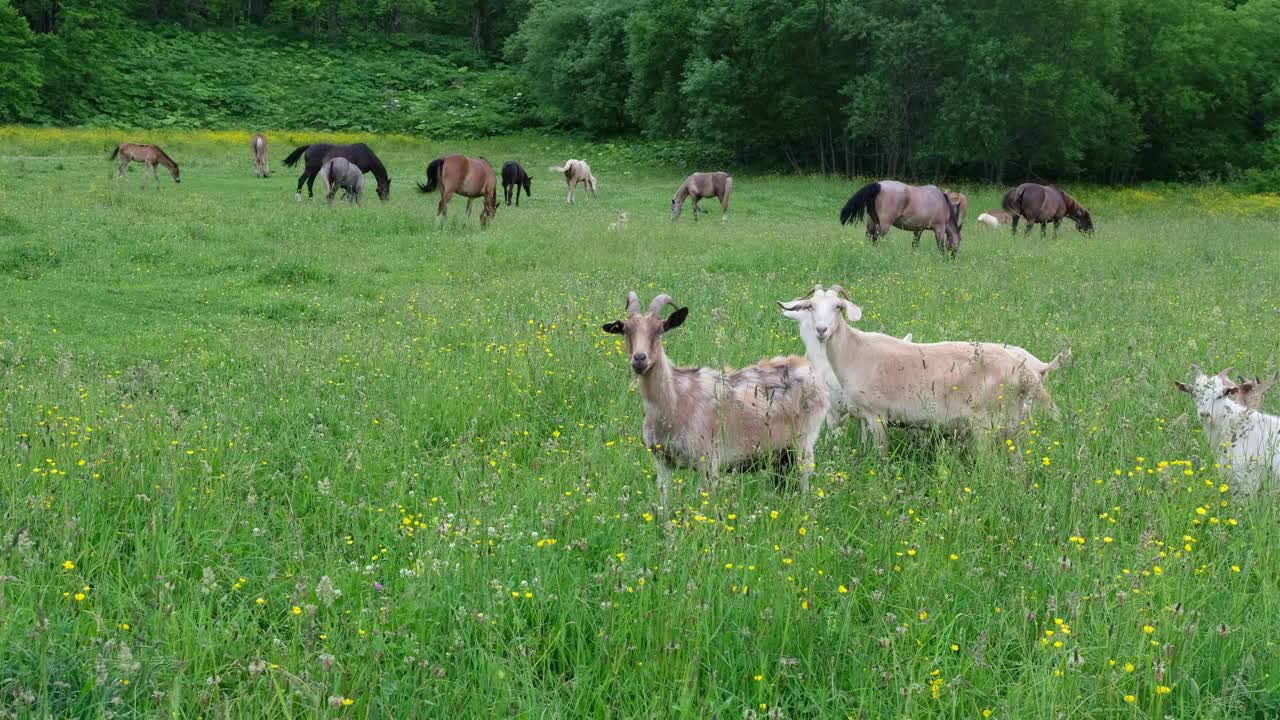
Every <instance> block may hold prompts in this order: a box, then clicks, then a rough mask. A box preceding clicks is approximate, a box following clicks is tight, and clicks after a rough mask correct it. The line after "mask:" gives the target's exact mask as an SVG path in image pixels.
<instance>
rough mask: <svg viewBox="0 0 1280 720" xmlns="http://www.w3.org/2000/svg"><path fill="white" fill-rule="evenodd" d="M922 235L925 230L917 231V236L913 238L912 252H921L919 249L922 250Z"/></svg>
mask: <svg viewBox="0 0 1280 720" xmlns="http://www.w3.org/2000/svg"><path fill="white" fill-rule="evenodd" d="M922 233H924V230H923V229H921V230H917V231H916V234H915V235H914V236H913V237H912V238H911V249H912V250H919V249H920V235H921V234H922Z"/></svg>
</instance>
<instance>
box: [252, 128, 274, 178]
mask: <svg viewBox="0 0 1280 720" xmlns="http://www.w3.org/2000/svg"><path fill="white" fill-rule="evenodd" d="M249 148H250V149H252V150H253V176H254V177H271V166H270V165H268V164H267V136H266V135H263V134H262V133H254V134H253V138H252V139H251V140H249Z"/></svg>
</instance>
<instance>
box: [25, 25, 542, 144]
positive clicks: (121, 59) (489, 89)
mask: <svg viewBox="0 0 1280 720" xmlns="http://www.w3.org/2000/svg"><path fill="white" fill-rule="evenodd" d="M46 37H52V38H54V40H53V41H52V44H57V45H60V44H61V37H62V36H46ZM117 40H118V42H119V45H117V46H116V50H115V55H114V57H113V58H112V60H111V61H110V63H107V64H104V65H99V66H98V68H97V69H96V70H95V71H94V73H95V75H94V76H93V77H92V79H91V80H90V79H89V78H82V80H83V81H84V86H83V87H82V89H81V90H80V91H79V92H78V93H74V92H73V93H70V97H72V98H74V99H75V103H74V104H72V105H64V104H62V103H63V101H62V100H61V99H60V96H58V95H56V94H54V93H48V94H46V95H45V97H44V100H45V102H46V103H47V105H46V107H45V108H44V110H45V112H46V114H47V116H48V117H50V118H52V119H57V120H59V121H61V122H67V121H73V122H78V123H83V124H89V125H101V126H112V125H117V126H119V125H122V126H126V127H186V128H238V127H249V126H252V127H258V128H313V129H322V130H337V131H360V132H372V131H375V130H383V131H394V132H401V133H410V132H412V133H425V134H427V135H428V136H431V137H437V136H474V135H487V134H494V133H503V132H510V131H512V130H515V129H517V128H518V127H520V126H521V125H522V124H523V122H524V120H525V113H526V112H527V110H528V108H527V103H525V102H523V101H522V100H521V97H520V94H519V90H518V89H517V87H516V84H515V81H514V79H512V77H511V74H510V73H509V72H507V71H505V70H503V69H501V68H499V69H494V70H473V69H471V68H468V67H467V66H465V65H462V66H457V65H453V64H451V63H450V62H449V61H447V60H445V59H442V58H441V57H440V56H439V55H429V54H424V53H422V52H419V51H416V50H413V49H408V48H396V47H384V46H379V47H378V48H376V49H374V48H349V47H334V46H331V45H328V44H312V43H310V42H307V41H283V40H281V39H279V38H278V37H275V36H271V35H267V34H263V33H255V32H252V31H241V32H237V33H235V34H234V35H232V34H226V33H216V32H202V33H194V32H185V31H172V32H168V33H157V32H133V33H129V34H126V35H121V36H119V37H118V38H117ZM454 51H455V53H456V56H461V57H465V56H466V55H467V53H468V51H467V50H466V47H465V45H456V46H455V47H454ZM68 82H69V80H68Z"/></svg>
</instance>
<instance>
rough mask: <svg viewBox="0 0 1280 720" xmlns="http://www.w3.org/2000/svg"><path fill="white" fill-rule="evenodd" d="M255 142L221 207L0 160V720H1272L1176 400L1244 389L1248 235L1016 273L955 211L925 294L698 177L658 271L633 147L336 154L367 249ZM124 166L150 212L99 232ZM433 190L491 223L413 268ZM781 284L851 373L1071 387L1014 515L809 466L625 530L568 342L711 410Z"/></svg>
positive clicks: (799, 220) (770, 312) (999, 477)
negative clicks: (923, 350)
mask: <svg viewBox="0 0 1280 720" xmlns="http://www.w3.org/2000/svg"><path fill="white" fill-rule="evenodd" d="M268 136H269V138H270V139H271V142H272V147H271V163H272V168H273V171H274V175H273V176H272V177H271V178H269V179H257V178H254V177H253V172H252V170H253V168H252V162H251V158H250V153H249V148H248V133H247V132H245V133H229V132H228V133H212V132H211V133H196V132H180V131H172V132H160V133H125V132H110V131H100V130H99V131H93V130H34V129H27V128H17V127H8V128H0V146H2V147H3V148H4V150H3V153H4V154H3V156H0V462H2V463H3V466H4V471H3V473H0V498H3V504H2V505H0V512H2V515H3V524H2V525H0V531H2V536H0V717H5V718H7V717H102V718H106V717H114V718H132V717H157V716H168V717H175V718H194V717H216V718H224V717H225V718H246V717H353V718H355V717H359V718H386V717H404V718H410V717H417V718H432V717H508V716H516V717H717V718H809V717H811V718H817V717H823V718H825V717H852V718H926V717H929V718H1009V719H1010V720H1013V719H1019V718H1164V717H1178V718H1193V717H1194V718H1241V717H1247V718H1255V717H1256V718H1263V717H1274V716H1275V715H1276V714H1278V713H1280V646H1278V645H1277V643H1278V642H1280V532H1277V530H1278V528H1280V511H1277V509H1276V505H1275V499H1274V497H1271V498H1267V497H1262V498H1256V499H1248V498H1241V497H1237V496H1235V495H1234V494H1233V493H1232V491H1231V489H1230V488H1229V487H1227V486H1226V485H1225V484H1224V481H1223V479H1222V475H1221V473H1220V472H1219V469H1218V468H1216V467H1215V466H1214V462H1213V457H1212V454H1211V449H1210V448H1209V447H1208V445H1207V443H1206V442H1205V440H1204V437H1203V433H1202V432H1201V430H1200V426H1199V419H1198V417H1197V416H1196V414H1195V412H1194V408H1193V405H1192V403H1191V400H1190V398H1188V397H1187V396H1185V395H1183V394H1181V393H1178V392H1177V391H1176V390H1175V389H1174V387H1173V383H1172V380H1174V379H1182V380H1185V379H1187V378H1188V377H1189V375H1190V365H1191V363H1193V362H1198V363H1200V364H1201V365H1202V366H1203V367H1204V368H1205V369H1206V370H1210V371H1213V372H1216V371H1217V370H1220V369H1222V368H1223V367H1226V366H1228V365H1234V366H1236V367H1237V368H1239V369H1240V371H1242V372H1247V373H1250V374H1254V373H1261V372H1262V370H1263V369H1264V367H1265V366H1266V364H1267V363H1268V361H1270V360H1280V358H1277V357H1276V356H1277V350H1278V349H1280V346H1278V345H1277V339H1278V338H1280V295H1278V294H1277V292H1276V289H1277V277H1280V243H1277V237H1280V233H1278V231H1280V197H1277V196H1275V195H1270V196H1267V195H1260V196H1242V195H1236V194H1232V193H1231V192H1228V191H1226V190H1223V189H1221V188H1215V187H1197V186H1174V185H1170V186H1151V187H1143V188H1128V189H1107V188H1089V187H1081V188H1076V187H1071V188H1069V189H1070V190H1072V192H1073V194H1075V195H1076V197H1077V198H1079V199H1080V200H1081V202H1082V203H1083V204H1084V205H1086V206H1087V207H1088V208H1089V209H1090V210H1091V211H1092V213H1093V217H1094V219H1095V222H1096V224H1097V226H1098V232H1097V234H1096V235H1095V236H1093V237H1091V238H1086V237H1085V236H1083V235H1079V234H1077V233H1076V232H1075V231H1074V230H1072V229H1070V224H1069V223H1067V224H1064V226H1063V229H1062V232H1061V235H1060V237H1059V238H1058V239H1057V240H1054V239H1052V238H1050V239H1046V240H1041V239H1040V237H1039V232H1038V231H1037V232H1036V233H1035V234H1034V235H1033V236H1032V237H1031V238H1030V239H1026V238H1023V237H1021V236H1019V237H1016V238H1012V237H1010V236H1009V234H1008V233H1007V231H993V230H988V229H986V228H982V227H980V226H979V225H978V224H977V223H976V222H975V220H974V218H976V217H977V214H978V213H979V212H981V211H983V210H985V209H987V208H990V207H997V206H998V198H999V197H1000V194H1001V193H1002V192H1003V188H996V187H979V186H969V185H965V184H963V183H957V185H958V187H959V188H960V189H963V190H965V191H966V192H968V193H969V198H970V200H969V208H970V212H969V221H968V223H966V226H965V233H964V242H963V244H962V246H961V251H960V256H959V258H958V259H957V260H955V261H948V260H945V259H944V258H943V257H941V256H940V254H939V253H937V252H936V251H935V250H934V249H933V244H932V238H931V237H930V236H928V235H926V237H925V238H924V241H923V242H922V246H921V250H920V251H918V252H912V251H911V249H910V236H909V235H908V234H906V233H903V232H901V231H894V232H892V233H890V235H889V236H888V238H887V239H886V240H885V242H884V243H883V244H882V245H881V246H880V247H879V248H872V247H870V246H869V245H867V244H866V242H865V241H864V239H863V235H862V230H861V228H847V227H846V228H842V227H840V226H839V225H838V222H837V213H838V211H839V208H840V206H841V205H842V204H843V203H844V201H845V200H846V199H847V198H848V196H849V195H850V194H851V193H852V192H853V190H855V189H856V187H857V184H856V183H852V182H849V181H846V180H840V179H836V178H826V177H801V176H787V175H753V174H750V173H743V174H737V175H736V176H735V186H734V196H733V200H732V206H731V209H730V214H729V221H728V223H727V224H724V225H721V224H720V223H718V222H715V221H714V220H715V219H716V217H715V215H714V214H712V215H710V216H708V217H709V219H710V221H707V219H704V220H703V221H701V222H699V223H697V224H694V223H693V222H691V219H692V213H690V212H688V209H687V208H686V212H685V215H684V218H683V219H682V220H681V221H680V223H679V224H674V225H673V224H672V223H671V222H670V206H669V200H670V197H671V194H672V193H673V192H674V190H675V188H676V187H677V185H678V184H679V182H680V181H681V180H682V179H683V177H684V176H685V174H686V173H687V172H689V171H690V170H692V169H693V168H690V167H684V166H678V165H675V164H668V165H661V164H655V163H652V162H648V161H647V160H646V158H645V156H644V153H643V148H642V147H640V146H628V145H623V144H598V145H587V144H577V143H574V142H572V141H571V140H569V139H567V138H563V137H554V136H538V135H526V136H512V137H506V138H498V139H491V140H479V141H468V142H465V143H454V144H446V143H440V142H426V141H417V140H413V139H410V138H405V137H362V138H361V139H367V140H368V142H370V144H371V145H372V146H373V147H374V149H375V150H376V151H377V152H378V153H379V154H380V155H381V157H382V159H383V160H384V162H385V163H386V164H387V166H388V168H389V170H390V173H391V177H392V193H391V201H390V203H388V204H386V205H381V204H379V203H377V202H376V200H375V199H374V197H373V193H372V191H371V189H370V192H369V196H368V197H369V199H368V201H367V202H366V204H365V206H364V207H363V208H359V209H357V208H354V207H350V206H346V205H343V204H341V203H335V204H334V206H333V207H327V206H326V205H325V204H324V203H323V201H321V200H316V201H311V202H305V201H304V202H301V203H298V202H295V201H294V198H293V190H294V184H295V182H296V178H297V174H298V172H299V169H294V170H292V171H290V170H288V169H286V168H284V167H283V166H282V163H281V161H282V159H283V157H284V156H285V154H287V152H288V150H290V149H291V148H292V147H293V146H294V143H301V142H307V141H312V140H317V139H322V138H328V137H334V136H321V135H320V134H308V133H301V132H276V133H268ZM144 137H145V138H148V139H150V140H152V141H155V142H158V143H160V144H161V145H162V146H163V147H164V148H165V149H166V150H167V151H168V152H169V154H170V155H172V156H173V157H174V159H175V160H177V161H178V162H179V163H180V164H181V167H182V178H183V180H182V183H181V184H180V185H175V184H174V183H173V182H172V181H171V180H169V179H168V178H167V177H165V176H164V173H163V171H162V172H161V186H160V188H159V190H154V189H151V188H148V189H146V190H145V191H144V190H141V189H140V188H139V180H140V167H138V166H135V167H134V169H133V170H132V171H131V173H130V175H131V177H130V180H129V182H128V184H127V185H125V186H124V187H120V188H117V187H116V186H115V185H114V184H113V182H112V181H111V174H112V172H113V171H114V167H115V166H114V163H111V162H109V161H108V160H107V156H108V154H109V153H110V151H111V149H112V147H114V145H115V144H116V143H117V142H121V141H124V140H126V139H138V140H143V138H144ZM339 139H344V138H339ZM446 150H449V151H454V150H456V151H463V152H467V153H469V154H479V155H486V156H487V157H489V158H490V159H491V160H493V161H494V165H495V166H500V164H501V161H502V160H504V159H510V158H517V159H519V160H520V161H521V162H522V164H523V165H524V166H525V167H526V168H527V169H528V170H529V171H530V173H531V175H532V176H533V178H534V179H533V196H532V198H531V199H528V200H522V207H520V208H516V207H514V206H512V207H506V206H502V207H501V208H500V209H499V211H498V214H497V217H496V219H495V220H494V222H493V223H492V225H491V226H490V227H489V229H488V230H485V231H482V230H481V229H480V228H479V226H478V212H479V208H478V207H477V208H476V213H475V215H476V216H475V217H473V218H472V221H471V222H470V223H464V222H463V221H462V215H463V201H461V200H456V201H455V203H454V205H453V207H452V208H451V210H450V216H449V219H448V221H447V222H446V223H445V224H444V225H443V226H442V227H437V226H436V224H435V221H434V207H435V202H436V196H434V195H433V196H431V197H429V198H427V197H423V196H420V195H419V194H418V193H417V192H416V190H415V189H414V188H413V185H412V181H413V180H420V179H422V178H423V173H424V169H425V166H426V164H427V162H428V161H430V160H431V159H432V158H433V157H436V156H437V155H439V154H441V153H442V152H444V151H446ZM568 157H582V158H585V159H586V160H587V161H588V162H590V163H591V165H592V168H593V170H594V171H595V174H596V176H597V178H599V181H600V197H599V199H598V200H590V199H584V194H583V193H579V200H578V204H577V205H576V206H572V207H570V206H566V205H565V203H564V187H563V182H562V181H560V180H559V179H558V178H554V177H552V176H551V174H550V173H549V172H547V167H548V166H549V165H551V164H558V163H560V162H562V161H563V160H564V159H565V158H568ZM702 169H706V168H702ZM712 205H714V203H712ZM708 207H711V205H709V206H708ZM624 210H625V211H627V212H629V213H630V217H631V219H630V223H629V224H628V226H627V228H626V229H625V230H624V231H621V232H610V231H609V230H608V229H607V228H608V225H609V224H610V223H611V222H613V220H614V219H615V215H616V213H617V212H619V211H624ZM814 283H823V284H824V285H829V284H831V283H840V284H842V285H843V286H844V287H845V288H846V289H847V290H848V291H849V293H850V295H851V296H852V297H853V299H854V301H855V302H857V303H858V304H859V305H861V306H862V308H863V309H864V312H865V313H866V315H865V317H864V319H863V320H862V322H861V323H860V324H859V325H860V327H862V328H863V329H869V330H882V331H884V332H888V333H893V334H897V335H902V334H905V333H907V332H911V333H913V334H914V338H915V339H916V340H917V341H921V342H925V341H935V340H943V339H960V340H967V339H981V340H993V341H996V340H998V341H1007V342H1010V343H1013V344H1017V345H1021V346H1023V347H1026V348H1027V349H1029V350H1031V351H1032V352H1033V353H1035V354H1036V355H1038V356H1039V357H1041V358H1044V359H1048V358H1050V357H1052V356H1053V354H1054V353H1055V352H1057V351H1058V350H1061V349H1064V348H1067V347H1070V348H1071V350H1072V351H1073V353H1074V356H1075V362H1074V364H1073V365H1071V366H1070V367H1068V368H1066V369H1064V370H1062V371H1060V372H1057V373H1055V374H1053V375H1052V376H1050V379H1049V381H1048V383H1047V385H1048V388H1049V390H1050V392H1051V393H1052V394H1053V395H1054V398H1055V400H1056V401H1057V404H1058V406H1059V408H1060V409H1061V410H1062V413H1061V417H1060V418H1059V419H1057V420H1054V419H1051V418H1048V417H1044V416H1036V418H1035V420H1034V422H1033V423H1032V424H1031V426H1029V427H1028V428H1027V431H1026V434H1025V435H1024V436H1023V437H1022V439H1021V440H1020V442H1019V445H1018V446H1016V447H1014V448H1012V449H1011V451H1012V452H1017V453H1019V454H1021V455H1023V456H1024V458H1025V461H1026V462H1025V463H1024V464H1023V467H1022V468H1021V469H1020V470H1016V471H1014V472H1012V473H1011V472H1010V471H1009V470H1008V469H1007V467H1008V466H1007V464H1006V462H1005V459H1004V458H1002V457H1000V455H999V453H1001V452H1003V451H1002V450H991V449H987V448H982V447H978V448H974V447H970V446H968V445H966V444H964V443H954V442H950V441H947V440H945V439H937V438H920V437H917V436H914V435H910V434H907V433H905V432H903V433H894V434H893V435H892V439H893V452H892V454H891V456H890V458H889V460H887V461H882V460H881V459H880V458H879V456H878V454H877V453H876V452H875V451H874V448H870V447H867V446H864V445H862V444H861V442H860V439H859V437H858V432H857V430H856V429H854V428H840V429H836V430H828V431H825V432H824V435H823V436H822V438H821V439H820V441H819V444H818V455H817V470H816V473H815V475H814V478H813V487H812V489H811V491H810V492H809V493H808V494H806V495H802V494H800V493H799V491H798V490H797V489H796V485H795V483H794V482H792V480H793V478H787V477H782V478H778V477H775V476H773V475H771V474H769V473H765V472H751V473H744V474H739V475H730V476H727V477H726V478H725V481H724V482H722V484H721V485H720V487H719V488H718V489H717V491H716V492H715V493H713V494H709V493H706V492H704V491H703V490H702V488H701V486H700V484H699V481H698V478H697V477H695V476H694V475H692V474H690V473H677V476H676V477H677V480H678V481H679V484H678V485H677V493H676V499H677V502H676V503H674V504H675V505H676V507H675V508H674V509H673V510H672V511H671V512H670V513H659V512H657V510H656V508H655V506H656V504H657V503H656V496H655V490H656V488H655V482H654V472H653V465H652V462H651V459H650V458H649V457H648V453H647V451H646V449H645V447H644V444H643V442H642V440H641V438H640V427H641V419H642V417H643V408H642V405H641V400H640V398H639V396H638V394H637V392H636V391H635V389H634V388H633V387H632V377H631V373H630V370H629V368H628V366H627V358H626V357H625V354H624V350H623V348H622V346H621V345H620V344H619V342H618V338H616V337H615V336H612V335H606V334H605V333H603V332H602V331H601V330H600V326H601V324H603V323H605V322H607V321H610V320H613V319H616V318H619V317H621V316H622V312H623V306H624V301H625V294H626V292H627V291H628V290H632V289H634V290H636V291H637V292H639V293H640V295H641V296H642V299H643V301H645V302H646V303H647V301H648V299H649V298H650V297H652V296H653V295H654V294H656V293H658V292H669V293H671V294H672V295H673V296H674V297H675V299H676V300H677V302H679V303H680V304H681V305H687V306H688V307H689V308H690V317H689V321H688V322H687V323H686V324H685V326H684V327H683V328H681V329H679V330H678V331H675V332H672V333H671V334H670V335H668V336H667V337H666V340H665V345H666V350H667V353H668V355H669V356H670V357H671V358H672V359H673V360H674V361H675V362H676V363H677V364H697V365H708V366H714V367H719V366H724V365H730V366H735V367H740V366H743V365H746V364H749V363H751V362H754V361H755V360H757V359H759V358H760V357H762V356H766V355H774V354H784V353H796V354H802V353H803V348H802V346H801V344H800V342H799V340H798V335H797V331H796V326H795V325H794V323H792V322H791V321H789V320H787V319H786V318H784V317H782V315H781V313H780V312H779V311H778V309H777V306H776V305H775V301H776V300H786V299H790V298H793V297H796V296H798V295H801V294H803V293H804V292H805V291H806V290H808V289H809V288H811V287H812V286H813V284H814ZM1267 408H1268V410H1269V411H1270V412H1278V411H1280V396H1276V395H1273V396H1272V397H1270V398H1268V399H1267Z"/></svg>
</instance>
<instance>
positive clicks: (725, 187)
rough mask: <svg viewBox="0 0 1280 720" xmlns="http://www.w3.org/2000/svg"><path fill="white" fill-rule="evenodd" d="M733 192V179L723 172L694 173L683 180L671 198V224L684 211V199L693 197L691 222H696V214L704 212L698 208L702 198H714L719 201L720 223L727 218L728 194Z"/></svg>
mask: <svg viewBox="0 0 1280 720" xmlns="http://www.w3.org/2000/svg"><path fill="white" fill-rule="evenodd" d="M732 192H733V178H732V177H729V173H725V172H713V173H706V172H696V173H694V174H692V175H690V176H689V177H687V178H685V179H684V182H683V183H681V185H680V189H679V190H676V195H675V197H673V198H671V222H675V221H676V220H679V219H680V213H681V212H682V211H683V210H684V199H685V198H686V197H689V196H690V195H692V196H693V221H694V222H698V213H700V212H706V210H703V209H702V208H700V207H698V201H699V200H701V199H702V198H708V197H714V198H716V199H718V200H719V201H720V222H724V221H725V220H726V219H728V216H729V194H730V193H732Z"/></svg>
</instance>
